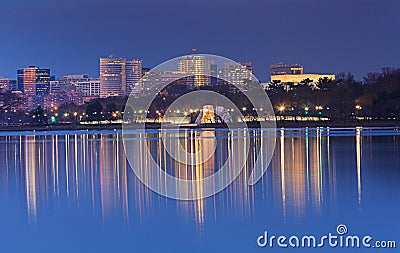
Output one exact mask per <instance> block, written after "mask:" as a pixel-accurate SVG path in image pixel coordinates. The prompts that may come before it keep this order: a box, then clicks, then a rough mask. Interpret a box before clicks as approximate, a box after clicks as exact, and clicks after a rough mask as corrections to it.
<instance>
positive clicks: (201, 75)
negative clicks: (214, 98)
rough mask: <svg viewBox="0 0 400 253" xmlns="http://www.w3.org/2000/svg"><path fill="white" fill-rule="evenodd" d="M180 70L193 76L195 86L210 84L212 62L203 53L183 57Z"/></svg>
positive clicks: (179, 65)
mask: <svg viewBox="0 0 400 253" xmlns="http://www.w3.org/2000/svg"><path fill="white" fill-rule="evenodd" d="M178 70H179V71H180V72H185V73H187V74H189V75H192V76H193V85H194V86H204V85H209V84H210V82H211V79H210V62H209V61H208V60H207V59H206V57H205V56H202V55H195V54H193V55H188V56H184V57H182V58H181V59H180V60H179V62H178Z"/></svg>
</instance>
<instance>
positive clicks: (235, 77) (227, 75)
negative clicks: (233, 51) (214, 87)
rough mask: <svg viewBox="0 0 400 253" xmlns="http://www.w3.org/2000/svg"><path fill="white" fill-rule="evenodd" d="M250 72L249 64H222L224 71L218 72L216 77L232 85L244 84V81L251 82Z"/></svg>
mask: <svg viewBox="0 0 400 253" xmlns="http://www.w3.org/2000/svg"><path fill="white" fill-rule="evenodd" d="M251 70H252V69H251V63H250V64H249V63H247V64H237V63H235V62H224V69H221V70H219V72H218V77H219V78H220V79H223V80H225V81H228V82H229V83H231V84H233V85H238V84H244V83H245V81H246V80H250V81H251V80H253V75H252V72H251Z"/></svg>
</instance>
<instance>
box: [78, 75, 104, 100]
mask: <svg viewBox="0 0 400 253" xmlns="http://www.w3.org/2000/svg"><path fill="white" fill-rule="evenodd" d="M74 86H75V90H76V91H77V92H81V93H82V96H83V97H98V96H100V79H99V78H88V80H81V81H77V82H75V83H74Z"/></svg>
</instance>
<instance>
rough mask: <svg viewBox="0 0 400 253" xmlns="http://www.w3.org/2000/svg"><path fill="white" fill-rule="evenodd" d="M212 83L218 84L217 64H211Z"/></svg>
mask: <svg viewBox="0 0 400 253" xmlns="http://www.w3.org/2000/svg"><path fill="white" fill-rule="evenodd" d="M210 76H211V77H210V81H211V84H217V83H218V65H217V64H215V63H210Z"/></svg>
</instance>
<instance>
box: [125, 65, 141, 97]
mask: <svg viewBox="0 0 400 253" xmlns="http://www.w3.org/2000/svg"><path fill="white" fill-rule="evenodd" d="M140 78H142V60H139V59H134V60H131V61H126V94H127V95H129V94H131V92H134V93H138V92H140V90H141V87H135V86H136V84H137V83H138V82H139V80H140Z"/></svg>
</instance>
